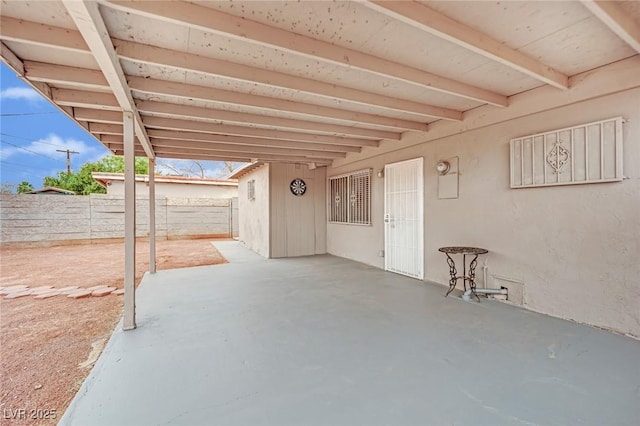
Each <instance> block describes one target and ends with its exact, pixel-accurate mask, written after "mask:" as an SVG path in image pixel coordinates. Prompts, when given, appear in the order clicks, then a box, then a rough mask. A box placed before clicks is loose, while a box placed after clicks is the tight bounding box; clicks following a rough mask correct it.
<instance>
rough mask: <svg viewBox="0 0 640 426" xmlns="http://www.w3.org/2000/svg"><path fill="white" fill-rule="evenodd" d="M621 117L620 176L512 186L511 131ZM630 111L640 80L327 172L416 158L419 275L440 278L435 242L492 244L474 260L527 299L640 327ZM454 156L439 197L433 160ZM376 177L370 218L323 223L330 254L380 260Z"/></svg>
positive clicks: (638, 129) (638, 112)
mask: <svg viewBox="0 0 640 426" xmlns="http://www.w3.org/2000/svg"><path fill="white" fill-rule="evenodd" d="M619 115H620V116H623V117H624V118H626V119H628V121H627V122H626V123H625V124H624V125H623V134H624V174H625V176H627V177H628V179H625V180H624V181H622V182H619V183H602V184H590V185H574V186H559V187H547V188H527V189H510V188H509V139H511V138H513V137H517V136H523V135H526V134H531V133H534V132H539V131H545V130H553V129H556V128H562V127H566V126H572V125H578V124H581V123H586V122H589V121H595V120H599V119H604V118H610V117H615V116H619ZM639 117H640V90H639V89H633V90H627V91H625V92H622V93H618V94H613V95H608V96H604V97H600V98H597V99H592V100H588V101H584V102H580V103H576V104H573V105H569V106H565V107H560V108H555V109H551V110H548V111H545V112H540V113H536V114H533V115H529V116H525V117H522V118H517V119H513V120H510V121H505V122H503V123H499V124H494V125H490V126H487V127H483V128H480V129H477V130H472V131H467V132H464V133H460V134H458V135H455V136H448V137H444V138H441V139H437V140H433V141H430V142H428V143H422V144H417V145H413V146H409V147H406V148H402V149H397V150H390V149H389V148H388V147H387V148H385V150H386V151H389V152H386V153H384V154H381V153H380V151H378V152H376V151H375V150H369V151H367V153H365V154H361V155H360V157H358V156H357V155H354V156H350V157H348V158H347V161H346V163H348V164H345V165H342V166H340V167H334V168H330V169H329V170H328V172H327V174H328V176H332V175H336V174H340V173H345V172H348V171H352V170H357V169H361V168H365V167H372V168H373V169H374V176H375V171H378V170H380V169H382V168H383V167H384V165H385V164H387V163H392V162H396V161H402V160H406V159H410V158H415V157H424V160H425V161H424V164H425V170H424V176H425V177H424V188H425V201H424V212H425V235H424V241H425V256H424V257H425V271H426V275H425V277H426V279H427V280H429V281H435V282H438V283H442V284H444V283H446V282H447V280H448V268H447V265H446V263H445V258H444V255H442V254H441V253H439V252H438V251H437V249H438V247H441V246H445V245H473V246H480V247H485V248H487V249H488V250H490V253H489V255H487V256H485V257H484V258H483V260H482V261H481V266H482V264H486V266H487V268H488V269H487V271H488V272H489V276H491V275H496V276H499V277H504V278H510V279H514V280H517V281H521V282H524V306H525V307H527V308H529V309H533V310H536V311H539V312H544V313H548V314H551V315H555V316H558V317H562V318H569V319H573V320H576V321H579V322H584V323H588V324H593V325H597V326H601V327H606V328H610V329H613V330H617V331H620V332H623V333H628V334H631V335H634V336H640V285H639V284H638V277H639V276H640V213H639V212H640V120H639V119H638V118H639ZM398 145H400V146H401V145H402V143H399V144H398ZM454 156H457V157H459V161H460V163H459V169H460V178H459V179H460V180H459V198H458V199H447V200H439V199H438V196H437V189H438V188H437V173H436V171H435V165H436V163H437V161H438V160H440V159H445V158H450V157H454ZM383 183H384V180H383V179H381V178H376V177H374V178H373V182H372V184H373V185H372V220H373V225H372V226H371V227H362V226H348V225H335V224H329V225H328V227H327V249H328V252H329V253H332V254H335V255H338V256H343V257H347V258H350V259H354V260H357V261H361V262H364V263H368V264H371V265H374V266H377V267H383V264H384V263H383V259H382V258H381V257H379V256H378V252H379V250H382V249H383V248H384V239H383V222H382V216H383V202H384V201H383V195H384V192H383ZM478 271H479V272H480V269H479V270H478ZM480 280H482V278H480ZM488 281H490V282H489V283H488V284H489V285H492V284H494V282H491V280H488ZM443 294H444V288H443Z"/></svg>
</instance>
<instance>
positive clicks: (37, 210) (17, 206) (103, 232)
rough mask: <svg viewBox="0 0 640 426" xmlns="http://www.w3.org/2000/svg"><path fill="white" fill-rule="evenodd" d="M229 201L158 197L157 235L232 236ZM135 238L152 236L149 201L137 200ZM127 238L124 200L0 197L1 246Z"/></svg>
mask: <svg viewBox="0 0 640 426" xmlns="http://www.w3.org/2000/svg"><path fill="white" fill-rule="evenodd" d="M230 204H231V200H230V199H205V198H166V197H158V198H156V236H157V237H158V238H171V237H184V236H196V235H197V236H203V235H210V236H229V235H230V233H231V226H232V223H231V220H230V214H231V210H232V209H231V205H230ZM136 210H137V211H136V235H137V236H138V237H145V236H148V235H149V200H148V199H142V198H138V199H137V200H136ZM123 237H124V198H123V197H121V196H112V195H102V194H92V195H89V196H75V195H25V194H23V195H0V242H2V244H8V243H9V244H25V243H26V244H35V243H42V244H50V243H63V242H74V241H76V242H79V241H83V242H89V241H92V240H101V239H110V238H123Z"/></svg>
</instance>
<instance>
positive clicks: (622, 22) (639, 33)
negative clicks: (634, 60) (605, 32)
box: [582, 0, 640, 53]
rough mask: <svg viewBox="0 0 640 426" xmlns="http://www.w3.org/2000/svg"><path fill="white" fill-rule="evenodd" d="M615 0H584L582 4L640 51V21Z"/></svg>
mask: <svg viewBox="0 0 640 426" xmlns="http://www.w3.org/2000/svg"><path fill="white" fill-rule="evenodd" d="M616 3H617V2H615V1H602V0H582V4H583V5H584V6H585V7H586V8H587V9H589V11H590V12H591V13H593V14H594V15H595V16H596V17H597V18H598V19H599V20H601V21H602V22H603V23H604V24H605V25H606V26H607V27H608V28H609V29H610V30H611V31H613V32H614V33H615V34H616V35H617V36H618V37H620V38H621V39H622V40H624V41H625V42H626V43H627V44H628V45H629V46H631V47H632V48H633V49H634V50H635V51H636V52H638V53H640V22H639V21H637V20H634V19H633V17H632V16H629V15H628V14H627V13H625V12H624V11H623V10H622V9H621V8H620V6H619V5H617V4H616Z"/></svg>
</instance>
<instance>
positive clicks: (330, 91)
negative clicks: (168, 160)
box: [0, 16, 506, 121]
mask: <svg viewBox="0 0 640 426" xmlns="http://www.w3.org/2000/svg"><path fill="white" fill-rule="evenodd" d="M2 19H3V22H4V20H5V19H6V20H7V21H8V22H9V23H10V25H7V26H6V27H5V26H4V24H3V27H2V31H1V32H0V38H2V39H7V40H14V41H18V42H22V43H25V42H26V43H31V44H36V45H41V46H46V47H49V48H54V49H67V50H73V51H75V52H80V53H84V54H87V55H91V51H90V50H89V48H88V47H87V46H86V43H84V40H82V42H77V40H79V39H82V35H81V34H80V33H79V32H77V31H73V30H68V29H66V28H60V27H53V26H49V25H41V24H37V23H34V22H29V21H23V20H18V19H13V18H6V17H4V16H3V17H2ZM49 35H52V37H49ZM67 37H68V38H69V39H70V40H71V41H72V42H70V41H69V40H67ZM112 43H113V45H114V46H115V47H116V50H117V52H118V55H119V56H120V57H122V58H125V59H128V60H131V61H134V62H139V63H147V64H153V65H157V66H166V67H170V68H175V69H180V70H185V71H194V72H199V73H203V74H208V75H212V76H223V77H228V78H232V79H236V80H244V81H247V82H252V83H259V84H264V85H267V86H271V87H278V88H283V89H288V90H294V91H302V92H305V93H310V94H313V95H317V96H322V97H326V98H330V99H343V100H346V101H349V102H355V103H358V104H362V105H371V106H375V107H377V108H382V109H386V110H393V111H400V112H410V113H413V114H419V115H424V116H429V117H434V118H442V119H445V120H454V121H459V120H461V119H462V113H461V112H459V111H455V110H451V109H447V108H443V107H438V106H434V105H428V104H423V103H420V102H413V101H409V100H405V99H398V98H394V97H391V96H384V95H380V94H377V93H372V92H366V91H362V90H357V89H352V88H349V87H345V86H338V85H335V84H331V83H325V82H321V81H316V80H313V79H310V78H303V77H298V76H293V75H289V74H284V73H279V72H275V71H270V70H264V69H260V68H255V67H251V66H247V65H242V64H235V63H231V62H226V61H223V60H218V59H214V58H206V57H203V56H198V55H192V54H188V53H184V52H178V51H174V50H169V49H163V48H160V47H154V46H149V45H144V44H138V43H134V42H130V41H124V40H118V39H112ZM504 103H505V104H506V97H505V98H504Z"/></svg>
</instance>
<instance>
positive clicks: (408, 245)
mask: <svg viewBox="0 0 640 426" xmlns="http://www.w3.org/2000/svg"><path fill="white" fill-rule="evenodd" d="M422 163H423V161H422V158H416V159H413V160H407V161H402V162H399V163H393V164H387V165H386V166H385V167H384V245H385V250H384V268H385V270H387V271H391V272H396V273H398V274H402V275H408V276H410V277H413V278H419V279H423V278H424V234H423V232H424V231H423V229H424V222H423V221H424V216H423V193H424V190H423V179H422Z"/></svg>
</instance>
